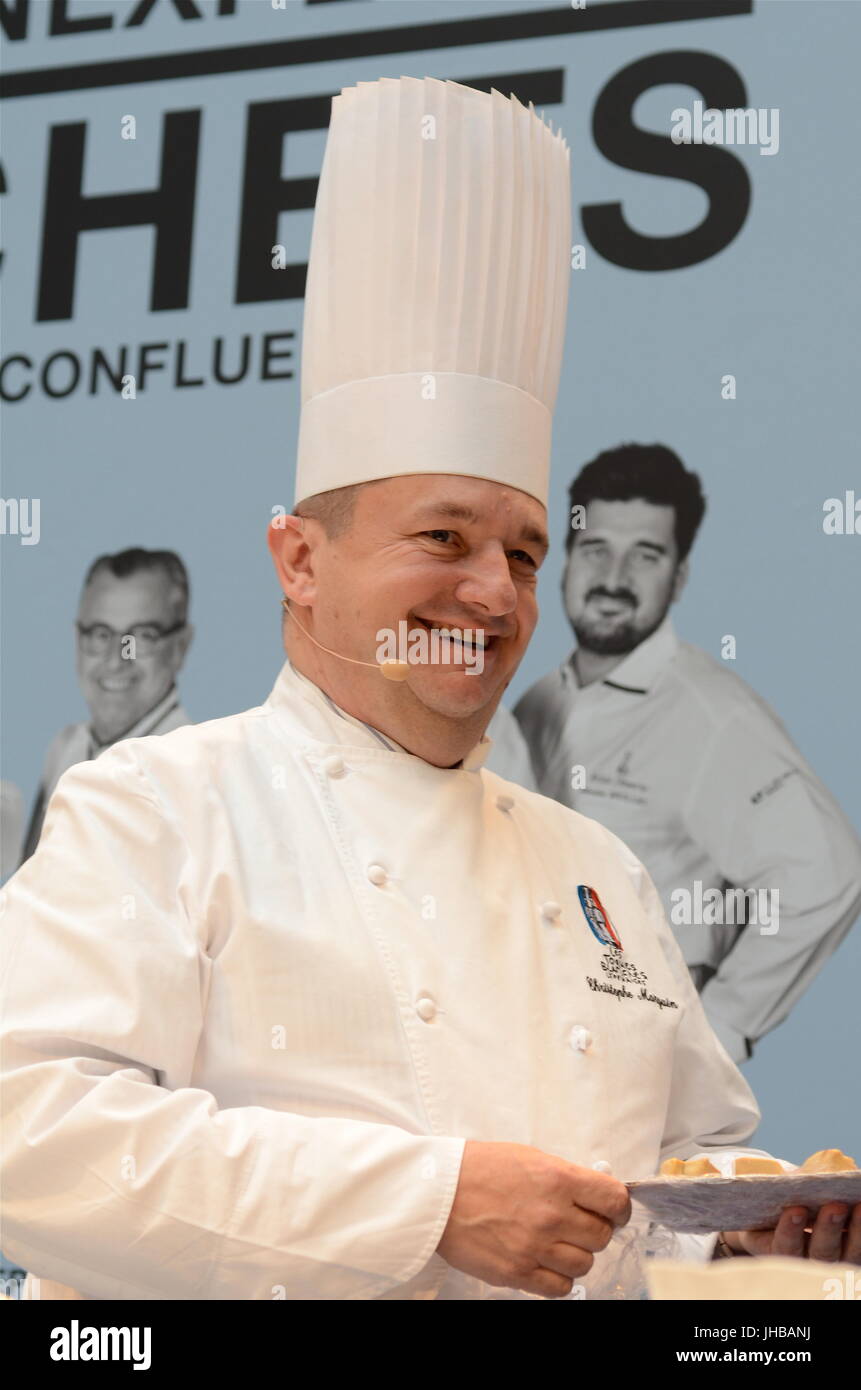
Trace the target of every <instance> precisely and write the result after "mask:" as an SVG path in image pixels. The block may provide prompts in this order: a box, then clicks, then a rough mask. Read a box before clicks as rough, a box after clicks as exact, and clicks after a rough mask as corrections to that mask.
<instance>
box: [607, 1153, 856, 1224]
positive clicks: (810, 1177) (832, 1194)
mask: <svg viewBox="0 0 861 1390" xmlns="http://www.w3.org/2000/svg"><path fill="white" fill-rule="evenodd" d="M625 1186H626V1187H627V1189H628V1191H629V1192H630V1194H631V1198H632V1200H633V1201H635V1202H640V1203H641V1204H642V1205H643V1206H644V1207H646V1208H647V1210H648V1211H650V1212H651V1214H652V1216H653V1217H654V1218H655V1220H656V1221H660V1222H661V1224H662V1225H664V1226H668V1227H669V1228H670V1230H671V1231H680V1232H682V1231H684V1232H686V1233H690V1234H694V1235H707V1234H708V1233H709V1232H710V1231H756V1230H765V1229H767V1228H768V1227H770V1226H774V1225H776V1224H777V1220H778V1218H779V1216H780V1213H781V1212H782V1211H783V1209H784V1207H791V1206H804V1207H807V1209H808V1211H809V1212H810V1215H811V1220H812V1219H813V1217H815V1215H816V1213H817V1212H818V1210H819V1208H820V1207H821V1206H824V1205H825V1203H826V1202H846V1203H848V1205H849V1206H850V1207H851V1206H854V1205H855V1203H856V1202H861V1169H856V1170H855V1171H854V1172H853V1171H851V1170H846V1171H845V1172H843V1173H756V1174H749V1175H747V1176H745V1177H741V1178H723V1177H718V1176H709V1177H704V1178H642V1179H640V1180H639V1181H638V1182H629V1183H626V1184H625Z"/></svg>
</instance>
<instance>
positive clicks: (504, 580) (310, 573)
mask: <svg viewBox="0 0 861 1390" xmlns="http://www.w3.org/2000/svg"><path fill="white" fill-rule="evenodd" d="M545 519H546V513H545V510H544V508H543V507H542V506H541V504H540V503H539V502H537V501H536V500H535V498H533V497H530V496H528V495H527V494H526V493H523V492H519V491H518V490H517V489H515V488H510V487H505V486H503V485H501V484H499V483H492V482H488V481H485V480H484V479H481V478H468V477H460V476H456V475H451V474H433V475H429V476H424V475H423V476H421V477H411V476H410V477H400V478H386V479H384V480H382V481H380V482H376V483H373V484H370V485H367V486H365V487H363V488H362V489H361V490H360V491H359V494H358V497H357V500H356V505H355V511H354V514H353V517H352V521H351V524H350V526H349V527H348V529H347V530H346V531H345V532H344V533H343V534H342V535H339V536H337V537H336V538H334V539H331V540H330V539H329V538H327V536H326V535H325V532H324V530H323V527H322V525H321V524H320V523H319V522H317V521H313V520H306V521H305V522H304V523H300V522H298V521H297V519H296V518H286V519H285V522H286V523H287V526H286V527H285V529H282V530H281V531H280V533H279V531H278V530H277V529H275V528H274V527H273V528H270V546H271V548H272V550H273V555H274V556H275V560H276V567H277V568H278V572H279V576H280V578H281V581H282V584H283V587H284V590H285V593H287V595H288V596H289V597H290V598H291V600H292V603H293V610H294V612H295V614H296V616H297V618H298V619H299V620H300V621H301V622H302V624H303V626H304V627H305V628H306V629H307V630H308V632H310V633H312V634H313V636H314V638H316V640H317V641H318V642H320V643H322V644H323V645H324V646H326V647H329V648H331V649H332V650H333V651H335V652H339V653H341V655H342V656H348V657H352V658H354V659H355V660H358V661H364V662H370V663H374V662H375V660H376V653H377V649H378V646H379V636H378V634H379V633H380V632H382V631H386V630H390V631H393V632H394V633H397V631H398V625H399V623H401V622H405V623H406V625H407V629H408V630H409V632H414V631H416V630H417V629H418V630H424V631H426V632H429V631H431V630H433V629H440V628H449V629H450V628H459V629H465V628H471V629H473V630H475V629H478V630H479V636H478V640H479V642H481V643H482V646H483V651H482V653H481V659H480V662H479V661H476V660H475V659H474V657H475V654H474V653H473V652H471V651H468V652H467V653H466V658H467V659H466V660H464V653H463V651H462V650H460V649H458V648H455V649H454V650H453V651H452V652H451V659H450V660H448V661H445V660H443V661H438V662H437V663H436V664H425V663H421V664H416V665H410V667H409V674H408V676H407V679H406V681H405V682H403V684H402V685H398V686H393V685H392V684H391V683H390V682H387V681H385V680H383V679H382V678H381V676H380V674H379V671H378V670H376V669H369V668H368V667H362V666H351V665H348V664H347V663H344V662H341V661H338V659H337V658H336V657H331V656H326V655H324V654H323V653H321V652H319V651H318V650H317V649H316V648H312V647H311V646H310V644H309V643H308V642H307V639H305V638H304V637H303V636H302V634H301V633H298V634H297V632H296V628H295V625H292V624H290V625H288V626H289V628H290V629H292V633H291V631H289V630H288V643H290V647H289V650H290V654H291V657H294V651H295V652H296V653H297V654H298V653H299V652H301V658H302V661H303V663H304V664H303V665H302V666H301V669H302V670H303V671H305V672H306V674H309V675H311V677H312V679H314V680H315V681H316V682H317V684H319V685H321V686H322V687H323V688H324V689H326V690H327V691H328V693H329V694H330V695H332V698H333V699H334V700H335V701H336V703H338V704H340V705H341V706H342V707H343V708H346V709H348V710H349V712H350V713H354V714H358V715H359V717H362V718H365V719H366V720H367V722H369V723H372V724H375V727H377V728H384V727H386V726H384V724H383V723H381V722H379V720H380V719H381V718H386V719H387V720H388V724H387V727H388V729H389V731H390V732H391V735H392V737H393V738H395V739H396V740H397V741H398V742H403V741H404V739H403V733H404V729H403V724H404V722H405V721H406V722H407V723H410V722H412V725H415V726H421V727H423V728H424V729H425V731H426V732H428V733H429V734H430V732H431V730H436V732H437V734H440V735H442V734H443V733H444V725H445V722H446V721H453V722H454V723H455V724H457V723H458V722H459V723H460V724H461V725H462V726H463V728H464V730H465V734H466V736H467V742H466V747H467V748H468V747H471V746H472V744H474V743H475V742H476V741H477V739H478V737H479V736H480V735H481V733H482V732H483V730H484V728H485V727H486V725H487V723H488V722H489V720H490V717H491V715H492V714H493V711H494V710H495V708H496V705H497V703H498V702H499V700H500V698H501V696H502V693H503V691H504V689H505V687H506V685H507V684H508V683H509V681H510V680H511V678H512V676H513V675H514V672H515V671H516V669H517V666H518V664H519V663H520V660H521V658H522V656H523V653H524V651H525V650H526V646H527V644H528V642H529V639H530V637H531V635H532V632H533V630H534V627H535V623H536V621H537V616H538V608H537V602H536V587H537V585H536V580H537V573H538V569H539V566H540V565H541V562H542V561H543V559H544V556H545V554H546V550H547V537H546V520H545ZM299 527H301V532H299V531H298V530H297V529H296V528H299ZM279 534H280V540H279ZM300 534H301V538H302V543H303V544H304V546H305V552H307V553H305V552H301V551H300V550H297V549H296V546H297V543H298V541H297V537H298V536H299V535H300ZM285 560H286V561H287V563H286V565H285V564H284V563H283V562H284V561H285ZM297 644H298V645H297ZM479 665H481V667H482V669H481V670H478V669H476V667H477V666H479ZM309 668H310V669H309ZM336 691H337V693H336ZM345 701H346V702H345ZM393 720H394V723H395V724H396V725H397V726H398V729H399V730H400V734H401V737H399V733H398V731H397V730H396V728H395V727H393V723H392V721H393ZM423 755H424V754H423Z"/></svg>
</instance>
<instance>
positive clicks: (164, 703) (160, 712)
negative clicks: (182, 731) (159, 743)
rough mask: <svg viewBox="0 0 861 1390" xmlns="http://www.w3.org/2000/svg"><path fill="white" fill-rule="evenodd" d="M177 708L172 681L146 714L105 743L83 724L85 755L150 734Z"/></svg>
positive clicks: (175, 693) (177, 696) (176, 693)
mask: <svg viewBox="0 0 861 1390" xmlns="http://www.w3.org/2000/svg"><path fill="white" fill-rule="evenodd" d="M179 708H180V704H179V691H178V690H177V688H176V684H175V683H174V684H172V685H171V686H170V688H169V689H168V690H167V692H166V693H165V694H164V695H163V696H162V697H161V699H160V700H159V702H158V704H157V705H153V706H152V708H151V709H148V710H147V712H146V714H142V715H141V717H140V719H139V720H138V721H137V723H136V724H133V725H132V726H131V728H130V729H126V731H125V733H122V734H117V736H116V738H109V739H108V741H107V743H100V742H99V740H98V739H97V738H96V735H95V734H94V733H93V728H92V725H91V724H87V725H86V726H85V727H86V737H87V747H88V753H87V757H88V758H95V757H97V756H98V754H99V753H101V752H102V751H103V750H104V749H105V748H110V747H111V746H112V745H113V744H115V743H119V742H120V740H121V739H126V738H143V737H144V735H145V734H151V733H152V732H153V730H154V729H155V728H156V726H157V725H159V724H160V723H161V721H162V720H163V719H166V718H167V716H168V715H169V714H172V713H173V711H174V710H177V709H179Z"/></svg>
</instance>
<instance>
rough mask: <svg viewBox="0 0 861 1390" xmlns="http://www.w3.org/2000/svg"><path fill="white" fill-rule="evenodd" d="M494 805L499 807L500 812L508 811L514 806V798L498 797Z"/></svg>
mask: <svg viewBox="0 0 861 1390" xmlns="http://www.w3.org/2000/svg"><path fill="white" fill-rule="evenodd" d="M496 804H497V806H498V807H499V809H500V811H510V810H511V808H512V806H513V805H514V797H513V796H498V797H497V798H496Z"/></svg>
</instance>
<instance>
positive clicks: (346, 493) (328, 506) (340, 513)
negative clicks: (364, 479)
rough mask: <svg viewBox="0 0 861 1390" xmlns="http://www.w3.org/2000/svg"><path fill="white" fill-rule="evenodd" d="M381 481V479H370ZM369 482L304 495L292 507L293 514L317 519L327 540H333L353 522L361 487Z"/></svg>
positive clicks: (366, 485) (368, 484)
mask: <svg viewBox="0 0 861 1390" xmlns="http://www.w3.org/2000/svg"><path fill="white" fill-rule="evenodd" d="M371 481H372V482H378V481H379V482H382V479H372V480H371ZM370 485H371V484H370V483H350V484H349V485H348V486H347V487H335V488H331V489H330V491H328V492H315V493H314V495H313V497H306V498H305V499H304V500H303V501H302V502H299V503H297V505H296V506H295V507H294V509H293V515H294V516H301V517H310V518H311V519H313V520H314V521H319V523H320V525H321V526H322V527H323V530H324V531H325V533H326V537H327V539H328V540H330V541H332V540H335V539H336V538H337V537H338V536H342V535H343V534H344V532H345V531H348V530H349V529H350V527H351V526H352V524H353V514H354V513H355V510H356V501H357V499H358V496H359V493H360V492H361V490H362V488H363V487H369V486H370Z"/></svg>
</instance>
